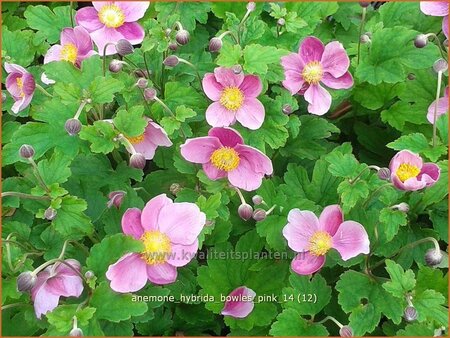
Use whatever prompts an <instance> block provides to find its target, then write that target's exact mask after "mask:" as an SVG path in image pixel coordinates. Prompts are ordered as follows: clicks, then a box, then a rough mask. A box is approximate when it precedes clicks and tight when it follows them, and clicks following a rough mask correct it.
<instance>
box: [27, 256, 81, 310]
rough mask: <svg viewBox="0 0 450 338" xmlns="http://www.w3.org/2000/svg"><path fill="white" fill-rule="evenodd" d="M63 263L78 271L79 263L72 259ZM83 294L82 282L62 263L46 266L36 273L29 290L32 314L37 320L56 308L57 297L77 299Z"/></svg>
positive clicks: (76, 274) (77, 275)
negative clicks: (35, 278) (33, 282)
mask: <svg viewBox="0 0 450 338" xmlns="http://www.w3.org/2000/svg"><path fill="white" fill-rule="evenodd" d="M65 262H66V263H67V264H69V265H70V266H72V267H73V268H74V269H75V270H76V271H78V272H79V271H80V269H81V267H80V263H79V262H78V261H76V260H74V259H66V260H65ZM82 292H83V280H82V279H81V277H80V275H79V274H78V273H77V272H75V271H74V270H73V269H71V268H70V267H69V266H67V265H66V264H64V263H56V264H53V265H49V266H47V267H46V268H45V269H44V270H43V271H41V272H40V273H38V275H37V280H36V284H35V285H34V286H33V288H32V289H31V299H32V300H33V302H34V312H35V313H36V317H37V318H39V319H40V318H41V316H42V315H43V314H46V313H47V312H50V311H52V310H53V309H54V308H56V307H57V306H58V303H59V297H61V296H63V297H79V296H80V295H81V293H82Z"/></svg>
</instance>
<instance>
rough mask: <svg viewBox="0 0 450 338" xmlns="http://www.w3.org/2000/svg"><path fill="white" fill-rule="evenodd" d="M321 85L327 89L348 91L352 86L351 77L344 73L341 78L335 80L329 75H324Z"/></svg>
mask: <svg viewBox="0 0 450 338" xmlns="http://www.w3.org/2000/svg"><path fill="white" fill-rule="evenodd" d="M321 81H322V83H323V84H324V85H326V86H327V87H329V88H333V89H348V88H351V87H352V86H353V76H352V74H350V73H349V72H346V73H345V74H344V75H342V76H341V77H338V78H335V77H333V75H331V74H329V73H325V74H323V76H322V79H321Z"/></svg>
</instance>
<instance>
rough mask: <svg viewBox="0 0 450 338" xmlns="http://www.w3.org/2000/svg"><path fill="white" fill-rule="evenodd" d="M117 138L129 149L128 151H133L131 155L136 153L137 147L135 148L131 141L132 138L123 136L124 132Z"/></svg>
mask: <svg viewBox="0 0 450 338" xmlns="http://www.w3.org/2000/svg"><path fill="white" fill-rule="evenodd" d="M116 139H117V140H118V141H120V142H122V144H123V145H124V146H125V148H126V149H127V150H128V152H130V153H131V155H134V154H136V153H137V152H136V149H134V146H133V144H132V143H131V142H130V140H128V139H127V138H126V137H125V136H123V134H119V135H118V136H117V137H116Z"/></svg>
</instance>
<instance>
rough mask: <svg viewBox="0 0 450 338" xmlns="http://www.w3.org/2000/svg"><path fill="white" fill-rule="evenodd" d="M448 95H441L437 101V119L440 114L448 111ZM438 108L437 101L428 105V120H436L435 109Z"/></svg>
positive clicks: (431, 121)
mask: <svg viewBox="0 0 450 338" xmlns="http://www.w3.org/2000/svg"><path fill="white" fill-rule="evenodd" d="M448 104H449V102H448V96H444V97H441V98H440V99H439V100H438V101H437V111H436V120H437V118H438V117H439V116H441V115H444V114H445V113H446V112H447V111H448ZM435 109H436V101H434V102H433V103H432V104H430V106H429V107H428V114H427V120H428V122H430V123H431V124H433V122H434V110H435Z"/></svg>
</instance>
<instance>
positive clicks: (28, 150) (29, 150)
mask: <svg viewBox="0 0 450 338" xmlns="http://www.w3.org/2000/svg"><path fill="white" fill-rule="evenodd" d="M19 155H20V157H22V158H25V159H29V158H32V157H33V156H34V148H33V147H32V146H30V145H29V144H22V146H21V147H20V149H19Z"/></svg>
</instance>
